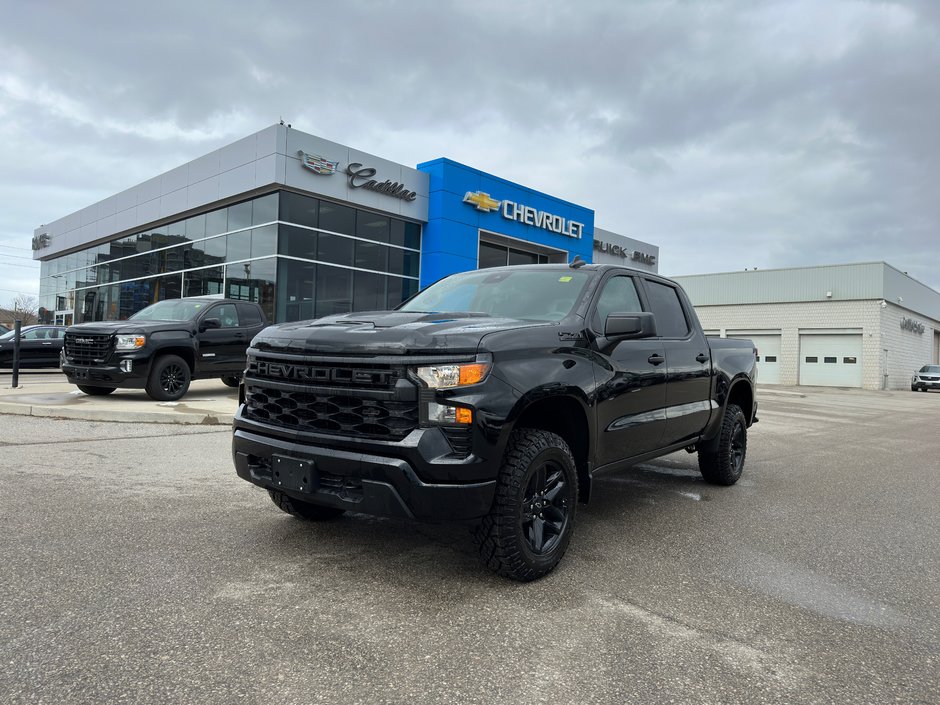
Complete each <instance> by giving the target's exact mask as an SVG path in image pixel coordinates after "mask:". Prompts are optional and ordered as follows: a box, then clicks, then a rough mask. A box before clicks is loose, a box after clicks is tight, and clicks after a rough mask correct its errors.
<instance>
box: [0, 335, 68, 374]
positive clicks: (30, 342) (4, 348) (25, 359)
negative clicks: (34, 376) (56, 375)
mask: <svg viewBox="0 0 940 705" xmlns="http://www.w3.org/2000/svg"><path fill="white" fill-rule="evenodd" d="M64 332H65V328H64V327H63V326H24V327H23V328H22V329H20V366H21V367H58V366H59V353H60V352H61V351H62V342H63V333H64ZM13 333H14V331H9V332H7V333H4V334H2V335H0V367H12V366H13Z"/></svg>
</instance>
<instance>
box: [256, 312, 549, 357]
mask: <svg viewBox="0 0 940 705" xmlns="http://www.w3.org/2000/svg"><path fill="white" fill-rule="evenodd" d="M544 325H546V324H545V323H533V322H530V321H520V320H518V319H514V318H493V317H491V316H487V315H486V314H483V313H466V312H460V313H454V312H434V313H424V312H419V311H415V312H412V311H367V312H364V313H351V314H347V315H342V316H328V317H326V318H320V319H318V320H315V321H300V322H298V323H282V324H280V325H276V326H269V327H268V328H265V329H264V330H263V331H261V333H259V334H258V335H257V336H256V337H255V339H254V342H253V343H252V346H253V347H254V348H256V349H258V350H268V351H271V352H292V353H302V354H318V353H319V354H328V355H414V354H438V355H451V354H455V355H466V354H475V353H476V352H477V351H478V349H479V347H480V341H481V340H483V336H485V335H487V334H488V333H493V332H496V331H507V330H514V329H523V328H534V327H538V326H544Z"/></svg>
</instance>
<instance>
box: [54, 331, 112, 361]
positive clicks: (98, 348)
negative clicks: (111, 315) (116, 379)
mask: <svg viewBox="0 0 940 705" xmlns="http://www.w3.org/2000/svg"><path fill="white" fill-rule="evenodd" d="M111 346H112V336H111V335H110V334H105V335H91V334H87V333H83V334H76V333H66V334H65V357H66V359H67V360H68V361H69V362H74V363H76V364H79V365H101V364H103V363H104V362H105V361H106V360H107V359H108V357H109V356H110V355H111Z"/></svg>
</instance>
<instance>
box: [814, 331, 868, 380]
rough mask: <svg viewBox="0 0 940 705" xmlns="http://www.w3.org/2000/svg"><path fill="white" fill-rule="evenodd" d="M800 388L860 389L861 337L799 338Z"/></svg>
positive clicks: (816, 336) (852, 335)
mask: <svg viewBox="0 0 940 705" xmlns="http://www.w3.org/2000/svg"><path fill="white" fill-rule="evenodd" d="M800 384H806V385H813V386H820V387H861V386H862V336H861V335H855V334H848V335H805V334H804V335H800Z"/></svg>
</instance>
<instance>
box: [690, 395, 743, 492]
mask: <svg viewBox="0 0 940 705" xmlns="http://www.w3.org/2000/svg"><path fill="white" fill-rule="evenodd" d="M746 456H747V419H746V418H744V412H743V411H741V407H740V406H738V405H737V404H728V406H727V408H726V409H725V417H724V419H723V420H722V422H721V431H720V432H719V434H718V438H717V443H710V444H708V445H707V446H702V447H699V450H698V469H699V470H700V471H701V473H702V477H703V478H705V481H706V482H710V483H712V484H713V485H733V484H734V483H735V482H737V481H738V479H739V478H740V477H741V471H742V470H744V460H745V458H746Z"/></svg>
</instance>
